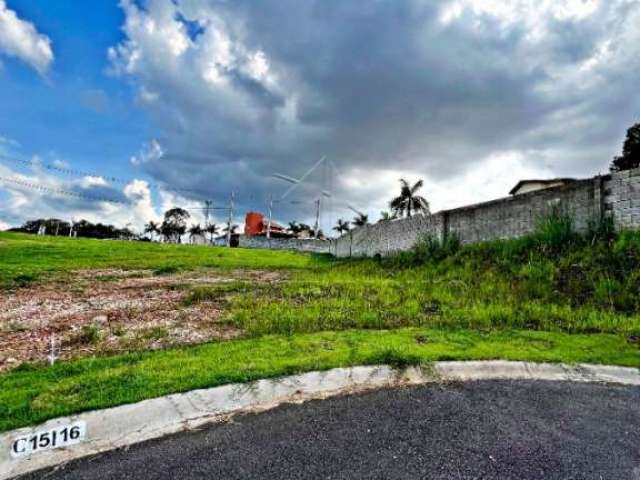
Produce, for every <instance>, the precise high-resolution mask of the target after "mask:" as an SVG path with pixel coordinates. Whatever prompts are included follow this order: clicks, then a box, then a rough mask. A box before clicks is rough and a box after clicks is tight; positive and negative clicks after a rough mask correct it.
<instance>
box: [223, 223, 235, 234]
mask: <svg viewBox="0 0 640 480" xmlns="http://www.w3.org/2000/svg"><path fill="white" fill-rule="evenodd" d="M236 230H238V225H231V235H235V234H236ZM222 231H223V232H225V233H229V224H228V223H227V224H226V225H225V227H224V228H223V229H222Z"/></svg>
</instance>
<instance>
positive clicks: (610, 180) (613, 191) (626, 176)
mask: <svg viewBox="0 0 640 480" xmlns="http://www.w3.org/2000/svg"><path fill="white" fill-rule="evenodd" d="M603 188H604V209H605V212H606V213H607V214H609V215H611V216H612V217H613V220H614V223H615V224H616V226H618V227H622V228H639V227H640V168H637V169H634V170H625V171H623V172H613V173H611V175H608V176H607V177H606V178H605V179H604V181H603Z"/></svg>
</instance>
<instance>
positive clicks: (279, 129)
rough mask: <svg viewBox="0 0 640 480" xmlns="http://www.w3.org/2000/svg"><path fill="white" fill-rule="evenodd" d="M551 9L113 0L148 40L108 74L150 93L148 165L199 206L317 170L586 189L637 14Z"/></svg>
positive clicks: (387, 2) (611, 148) (632, 68)
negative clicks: (525, 177)
mask: <svg viewBox="0 0 640 480" xmlns="http://www.w3.org/2000/svg"><path fill="white" fill-rule="evenodd" d="M491 3H492V2H487V4H491ZM493 3H499V2H493ZM563 3H564V2H557V3H555V4H545V5H546V6H544V5H543V4H542V3H541V4H540V6H539V7H536V6H533V7H531V6H526V2H510V4H511V5H516V6H518V8H515V7H514V11H513V15H511V16H508V15H501V14H500V13H499V12H498V13H495V12H493V11H492V10H491V9H490V8H489V9H487V10H482V11H476V10H474V8H472V7H470V4H471V2H462V3H461V8H460V11H459V12H458V14H457V15H454V16H453V17H452V18H450V19H448V20H446V21H445V20H443V12H444V8H445V7H447V6H450V5H451V4H452V2H449V1H447V2H445V1H440V2H432V1H426V0H425V1H418V0H414V1H397V0H379V1H373V2H358V1H344V0H322V1H321V0H315V1H304V2H301V1H299V0H278V1H267V2H255V1H253V0H238V1H234V2H221V1H204V0H202V1H200V0H183V1H177V2H175V5H174V4H173V3H172V4H168V2H158V1H149V2H147V3H146V4H145V6H144V8H142V9H139V8H137V7H136V6H135V5H134V4H129V3H127V2H125V3H124V9H125V13H126V15H127V18H128V19H129V20H131V19H134V17H135V19H136V20H143V21H153V22H155V28H156V31H157V32H158V33H156V34H149V33H148V29H147V30H145V29H144V28H143V27H142V26H141V25H144V22H143V21H130V22H129V23H127V24H125V26H124V32H125V34H126V35H127V41H126V42H124V43H123V44H122V45H121V46H120V47H121V50H120V51H119V52H118V53H117V54H115V53H113V54H112V61H113V63H114V64H115V65H117V66H118V65H119V68H120V70H119V73H120V74H121V75H123V76H129V77H132V78H133V79H134V81H135V83H136V84H137V86H138V87H140V88H141V89H142V88H144V89H145V90H146V91H150V92H153V93H154V94H157V100H155V101H148V102H146V103H143V108H145V109H147V111H148V112H149V115H150V118H151V119H152V120H153V121H154V122H155V124H156V126H157V127H158V131H159V136H158V140H159V141H160V143H161V144H162V146H163V148H165V150H166V154H165V155H164V156H163V157H162V158H159V159H157V160H155V161H152V162H148V163H147V164H145V168H146V169H147V170H148V171H149V172H151V173H152V174H154V175H156V176H157V177H159V178H161V179H162V180H165V181H167V182H169V183H172V182H173V183H175V184H177V185H179V186H181V187H187V186H189V187H193V188H196V189H197V190H199V191H202V192H203V193H206V192H207V191H213V190H216V191H218V190H225V191H228V190H231V189H234V190H238V191H240V192H243V193H245V195H244V197H245V198H258V197H261V198H264V197H265V196H266V195H267V193H268V192H269V191H271V190H272V189H273V188H277V185H279V184H278V183H277V182H274V181H273V180H270V179H268V175H270V174H271V173H273V172H276V171H278V172H282V173H286V174H290V175H293V176H299V175H301V174H302V173H304V171H305V170H306V169H307V168H308V167H309V166H310V165H311V164H312V163H313V162H314V161H315V160H316V159H318V158H320V156H322V155H327V156H328V157H330V158H331V159H333V160H334V161H335V162H336V163H337V164H338V165H339V166H340V168H341V169H342V170H344V171H345V172H347V174H348V172H349V171H352V170H354V169H360V170H361V171H365V172H366V171H371V172H373V171H375V170H376V169H393V170H397V171H410V172H415V173H417V174H420V175H422V176H425V177H428V178H429V179H431V180H433V181H445V180H448V179H451V178H455V177H458V176H461V175H463V174H465V173H466V172H467V171H469V169H470V168H473V167H477V166H478V164H479V163H481V162H483V161H484V160H485V159H486V158H488V157H490V156H491V155H494V154H497V153H500V152H504V151H514V150H515V151H518V152H520V153H522V154H523V156H524V158H525V161H526V162H529V163H530V166H534V167H535V166H540V167H541V168H542V167H551V168H552V170H553V171H554V172H558V173H562V174H565V175H567V174H570V175H576V176H582V175H590V174H592V173H595V172H594V170H596V171H597V170H598V169H601V168H602V167H603V166H606V164H607V162H608V161H609V159H610V157H611V156H612V155H614V154H615V153H616V152H617V150H618V149H619V142H620V139H621V137H622V135H623V134H624V130H625V129H626V127H627V126H628V125H629V124H630V123H631V122H632V121H633V119H634V117H637V116H638V115H639V114H640V100H638V96H637V95H635V91H636V89H637V84H638V80H639V78H638V77H639V76H638V71H640V69H639V68H638V67H640V61H639V60H638V58H639V57H640V48H639V47H638V44H639V43H638V42H637V40H638V39H639V38H640V36H639V35H638V33H637V28H636V27H634V23H637V20H639V19H640V13H639V12H640V5H639V3H638V2H625V1H622V0H621V1H611V2H609V1H608V2H604V1H602V2H600V3H598V5H597V6H596V7H595V8H594V10H593V11H591V12H588V13H587V14H584V15H583V14H582V12H581V11H580V8H582V7H580V5H578V6H576V2H573V3H572V4H571V5H573V6H572V7H571V8H572V9H573V10H570V11H569V14H566V12H560V11H559V10H558V9H559V8H560V7H558V5H560V6H562V5H561V4H563ZM591 3H594V2H591ZM596 3H597V2H596ZM550 5H551V6H550ZM567 5H569V3H567ZM536 8H538V10H535V9H536ZM567 8H569V7H567ZM586 8H587V6H585V7H584V9H586ZM531 9H533V11H532V10H531ZM556 10H558V11H556ZM184 25H187V27H188V28H187V27H184ZM181 39H182V40H181ZM184 42H186V44H185V43H184ZM185 45H186V46H185ZM167 49H168V50H171V49H175V52H176V53H175V54H174V55H173V56H172V55H170V54H167V53H166V52H167ZM161 52H165V54H164V56H163V57H158V55H160V54H161ZM256 52H261V55H263V56H264V59H265V61H266V64H267V65H268V72H267V73H266V74H264V72H262V73H261V72H260V69H259V68H258V67H259V66H260V64H259V62H258V61H256V58H257V57H256ZM589 62H592V64H589ZM212 72H213V73H212ZM469 187H470V186H469V185H465V186H463V188H469ZM279 188H280V190H281V191H282V190H283V189H284V188H285V186H283V185H281V186H280V187H279ZM380 188H382V186H381V187H380ZM373 190H374V191H375V188H374V189H373ZM368 192H369V194H370V193H371V192H370V191H368ZM378 192H379V195H385V196H388V195H389V193H388V192H385V191H378ZM354 195H355V194H353V195H351V194H350V193H349V192H348V191H345V192H343V193H342V197H343V198H342V199H343V200H344V201H345V202H347V201H349V200H350V199H353V198H354ZM362 200H364V199H362ZM246 207H249V205H246Z"/></svg>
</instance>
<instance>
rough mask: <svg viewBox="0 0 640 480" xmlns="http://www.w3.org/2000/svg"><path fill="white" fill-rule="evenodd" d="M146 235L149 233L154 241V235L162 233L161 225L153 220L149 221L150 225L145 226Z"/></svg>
mask: <svg viewBox="0 0 640 480" xmlns="http://www.w3.org/2000/svg"><path fill="white" fill-rule="evenodd" d="M144 233H148V234H149V236H150V237H151V241H153V235H154V234H155V233H160V225H159V224H158V223H156V222H154V221H153V220H149V223H147V224H146V225H145V226H144Z"/></svg>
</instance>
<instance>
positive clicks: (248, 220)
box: [244, 212, 292, 238]
mask: <svg viewBox="0 0 640 480" xmlns="http://www.w3.org/2000/svg"><path fill="white" fill-rule="evenodd" d="M267 230H270V232H271V236H272V237H280V238H282V237H291V236H292V235H291V234H290V233H289V232H287V229H286V228H285V227H283V226H282V225H278V224H277V223H275V222H273V221H272V222H271V228H269V221H268V220H266V219H265V218H264V215H262V214H261V213H258V212H249V213H247V216H246V217H245V222H244V234H245V235H246V236H247V237H253V236H266V235H267Z"/></svg>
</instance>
